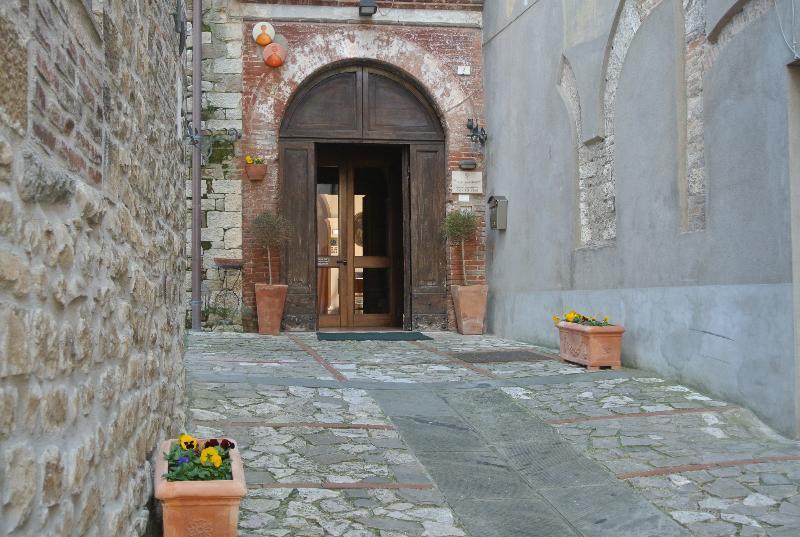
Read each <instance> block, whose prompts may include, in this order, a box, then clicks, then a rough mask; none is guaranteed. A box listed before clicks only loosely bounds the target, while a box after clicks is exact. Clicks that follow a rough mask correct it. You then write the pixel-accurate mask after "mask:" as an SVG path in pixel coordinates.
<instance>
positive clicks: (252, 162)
mask: <svg viewBox="0 0 800 537" xmlns="http://www.w3.org/2000/svg"><path fill="white" fill-rule="evenodd" d="M244 174H245V175H246V176H247V178H248V179H250V180H251V181H263V180H264V178H265V177H266V176H267V165H266V163H265V162H264V158H263V157H253V156H251V155H247V156H245V157H244Z"/></svg>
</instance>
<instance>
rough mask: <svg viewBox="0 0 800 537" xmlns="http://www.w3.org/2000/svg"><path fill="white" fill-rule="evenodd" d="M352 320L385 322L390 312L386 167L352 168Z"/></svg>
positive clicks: (360, 323)
mask: <svg viewBox="0 0 800 537" xmlns="http://www.w3.org/2000/svg"><path fill="white" fill-rule="evenodd" d="M352 192H353V194H352V205H353V268H354V271H353V272H354V274H353V276H354V279H353V290H354V308H353V322H354V324H355V325H356V326H389V325H391V321H392V318H391V313H392V301H393V299H394V297H393V296H392V285H391V281H392V278H391V274H390V271H391V266H392V263H391V257H390V250H391V244H390V241H391V237H390V226H391V213H392V211H391V201H392V200H391V199H390V188H389V174H388V170H387V169H386V168H380V167H354V168H353V190H352Z"/></svg>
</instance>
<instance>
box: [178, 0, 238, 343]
mask: <svg viewBox="0 0 800 537" xmlns="http://www.w3.org/2000/svg"><path fill="white" fill-rule="evenodd" d="M189 9H190V10H191V3H190V4H189ZM224 19H225V15H224V11H223V12H220V11H218V9H217V8H215V7H213V6H212V5H211V4H210V3H209V5H208V6H207V7H206V6H204V12H203V28H201V29H200V31H201V32H202V39H201V41H202V44H203V52H202V54H203V62H202V65H203V67H202V69H203V81H202V88H201V89H202V91H203V95H202V97H201V99H202V102H201V116H202V117H201V126H202V128H203V131H204V134H206V135H207V136H205V139H204V142H203V148H202V149H203V151H202V155H203V169H202V172H201V177H202V183H201V193H202V200H201V202H200V209H201V211H202V217H201V220H202V223H203V227H202V229H201V232H200V241H201V248H202V250H203V252H202V257H203V260H202V267H203V275H202V282H203V284H202V286H203V304H202V311H203V317H204V325H205V326H206V327H209V328H215V329H225V330H236V329H237V327H238V326H240V325H241V317H240V313H241V312H240V298H241V292H242V291H241V271H240V270H236V269H224V268H221V267H220V265H219V264H218V262H217V261H215V259H220V258H221V259H239V260H240V259H241V258H242V216H241V213H242V186H241V185H242V181H241V168H240V166H239V160H240V159H239V158H237V156H236V145H237V144H236V141H237V138H236V136H235V135H234V136H232V135H230V134H226V133H228V132H233V131H235V132H238V133H241V131H242V93H241V92H242V71H241V57H242V34H241V32H240V31H239V30H240V24H233V25H227V24H226V23H224V22H220V21H221V20H224ZM189 29H190V31H189V35H187V38H186V46H187V50H188V54H187V58H186V61H187V64H186V65H187V67H188V66H190V64H191V57H192V54H193V52H194V51H193V50H192V36H191V32H192V31H193V29H192V28H191V24H190V25H189ZM187 83H188V84H189V86H188V91H187V111H188V112H191V97H192V95H191V91H192V88H191V76H189V77H188V81H187ZM188 117H189V118H191V113H189V114H188ZM186 207H187V210H188V211H189V213H188V214H189V216H188V218H187V229H186V248H187V252H189V255H190V256H191V255H192V252H191V242H192V240H191V232H192V230H191V226H192V220H191V208H192V196H191V181H187V183H186ZM185 289H186V291H187V293H186V300H187V302H186V308H187V326H188V325H189V324H188V323H190V319H189V317H188V314H189V313H190V309H191V308H190V305H189V299H190V290H191V271H189V270H187V272H186V274H185Z"/></svg>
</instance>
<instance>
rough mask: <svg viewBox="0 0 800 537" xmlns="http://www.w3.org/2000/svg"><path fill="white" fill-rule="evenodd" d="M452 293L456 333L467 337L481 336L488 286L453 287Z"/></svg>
mask: <svg viewBox="0 0 800 537" xmlns="http://www.w3.org/2000/svg"><path fill="white" fill-rule="evenodd" d="M452 292H453V305H454V307H455V311H456V325H457V326H458V332H459V333H460V334H464V335H468V336H477V335H481V334H483V331H484V322H485V320H486V301H487V300H488V298H489V286H488V285H454V286H452Z"/></svg>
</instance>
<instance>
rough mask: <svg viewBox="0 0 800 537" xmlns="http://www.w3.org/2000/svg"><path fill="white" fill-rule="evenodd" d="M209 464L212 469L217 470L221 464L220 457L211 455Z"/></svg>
mask: <svg viewBox="0 0 800 537" xmlns="http://www.w3.org/2000/svg"><path fill="white" fill-rule="evenodd" d="M211 464H213V465H214V468H219V467H220V465H221V464H222V457H220V456H219V455H212V456H211Z"/></svg>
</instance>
